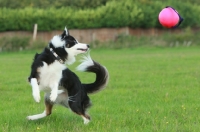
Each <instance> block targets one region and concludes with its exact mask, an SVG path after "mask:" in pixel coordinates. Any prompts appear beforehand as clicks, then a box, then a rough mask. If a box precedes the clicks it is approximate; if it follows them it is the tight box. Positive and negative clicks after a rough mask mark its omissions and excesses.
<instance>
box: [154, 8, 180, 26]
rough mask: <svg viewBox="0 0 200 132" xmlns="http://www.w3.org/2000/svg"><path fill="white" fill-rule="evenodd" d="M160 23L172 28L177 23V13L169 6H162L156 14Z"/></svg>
mask: <svg viewBox="0 0 200 132" xmlns="http://www.w3.org/2000/svg"><path fill="white" fill-rule="evenodd" d="M158 20H159V22H160V24H161V25H162V26H164V27H166V28H172V27H174V26H176V25H177V24H178V23H179V15H178V12H176V11H175V10H174V9H172V8H171V7H167V8H164V9H163V10H162V11H161V12H160V13H159V16H158Z"/></svg>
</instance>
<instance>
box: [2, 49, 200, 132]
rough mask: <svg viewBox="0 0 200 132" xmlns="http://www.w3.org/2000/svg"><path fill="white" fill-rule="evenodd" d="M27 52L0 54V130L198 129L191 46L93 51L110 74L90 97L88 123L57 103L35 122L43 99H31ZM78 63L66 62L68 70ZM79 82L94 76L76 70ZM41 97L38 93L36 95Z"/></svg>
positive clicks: (196, 64)
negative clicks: (105, 83)
mask: <svg viewBox="0 0 200 132" xmlns="http://www.w3.org/2000/svg"><path fill="white" fill-rule="evenodd" d="M34 53H35V52H33V51H23V52H14V53H1V54H0V64H1V65H0V93H1V95H0V103H1V104H0V131H2V132H37V131H38V132H47V131H49V132H57V131H59V132H64V131H65V132H86V131H88V132H198V131H199V130H200V125H199V124H200V114H199V113H200V104H199V102H200V51H199V47H197V48H194V47H190V48H137V49H121V50H112V49H110V50H109V49H105V50H103V49H98V50H96V49H93V50H92V51H91V56H92V58H93V59H94V60H96V61H98V62H100V63H101V64H103V65H105V66H106V67H107V68H108V70H109V73H110V82H109V84H108V87H107V88H106V89H105V90H103V91H101V92H99V93H96V94H91V95H90V98H91V100H92V102H93V106H92V107H91V108H90V109H89V114H90V115H91V117H92V121H91V122H90V123H89V124H88V125H84V124H83V120H82V118H81V117H79V116H77V115H75V114H74V113H72V112H71V111H70V110H69V109H65V108H63V107H62V106H55V107H54V108H53V114H52V115H51V116H49V117H46V118H44V119H41V120H37V121H27V120H26V116H27V115H31V114H37V113H41V112H43V110H44V105H43V100H42V101H41V102H40V103H39V104H38V103H36V102H35V101H34V100H33V97H32V93H31V87H30V85H29V84H28V82H27V77H28V75H29V72H30V64H31V62H32V58H33V56H34ZM76 65H78V62H76V63H75V64H74V65H73V66H70V68H71V69H72V70H74V67H75V66H76ZM76 73H77V74H78V75H79V77H80V79H81V80H82V81H83V82H92V81H93V80H94V75H93V74H90V73H87V74H84V73H80V72H76ZM41 96H43V93H41Z"/></svg>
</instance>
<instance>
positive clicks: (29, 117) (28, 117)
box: [26, 116, 35, 120]
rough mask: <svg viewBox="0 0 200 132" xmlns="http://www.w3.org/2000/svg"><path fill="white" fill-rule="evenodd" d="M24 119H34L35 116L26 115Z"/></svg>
mask: <svg viewBox="0 0 200 132" xmlns="http://www.w3.org/2000/svg"><path fill="white" fill-rule="evenodd" d="M26 119H27V120H35V118H34V117H33V116H27V117H26Z"/></svg>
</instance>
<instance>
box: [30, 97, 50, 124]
mask: <svg viewBox="0 0 200 132" xmlns="http://www.w3.org/2000/svg"><path fill="white" fill-rule="evenodd" d="M47 96H48V97H49V95H46V96H45V107H46V108H45V110H44V112H43V113H41V114H36V115H30V116H27V119H28V120H37V119H41V118H44V117H46V116H48V115H50V114H51V112H52V108H53V103H52V102H51V101H50V100H49V98H48V97H47Z"/></svg>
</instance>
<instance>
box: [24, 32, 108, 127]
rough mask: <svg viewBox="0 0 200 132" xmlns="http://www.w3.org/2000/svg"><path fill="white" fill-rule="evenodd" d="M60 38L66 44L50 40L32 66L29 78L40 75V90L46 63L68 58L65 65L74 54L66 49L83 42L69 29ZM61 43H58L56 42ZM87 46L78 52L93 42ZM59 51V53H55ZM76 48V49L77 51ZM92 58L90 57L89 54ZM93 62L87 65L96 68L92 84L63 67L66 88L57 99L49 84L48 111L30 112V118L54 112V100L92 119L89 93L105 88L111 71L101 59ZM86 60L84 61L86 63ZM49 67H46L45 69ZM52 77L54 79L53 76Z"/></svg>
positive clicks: (61, 83) (62, 80) (88, 69)
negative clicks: (71, 33)
mask: <svg viewBox="0 0 200 132" xmlns="http://www.w3.org/2000/svg"><path fill="white" fill-rule="evenodd" d="M58 38H60V39H61V42H62V43H63V44H64V45H63V46H60V45H59V46H58V45H57V44H55V42H52V41H51V42H50V43H49V46H48V47H46V48H45V49H44V50H43V52H42V53H41V54H36V55H35V57H34V61H33V63H32V66H31V74H30V76H29V78H28V80H29V82H30V83H31V79H33V78H36V80H37V83H38V86H39V88H40V90H43V88H41V87H42V86H41V87H40V83H41V82H40V80H41V79H43V78H41V77H42V76H41V75H40V74H41V72H42V70H41V68H42V67H44V65H47V66H51V65H52V64H54V63H55V62H57V61H58V60H61V61H62V62H64V64H61V63H60V64H58V65H65V64H66V63H67V62H68V61H69V59H70V58H68V56H69V54H70V53H71V51H70V53H68V52H67V50H66V49H68V50H70V48H72V47H74V46H75V45H77V44H79V42H78V41H76V39H75V38H74V37H72V36H70V35H69V32H68V30H65V31H64V32H63V33H62V34H61V35H60V36H58ZM55 45H57V46H55ZM85 47H86V49H84V48H80V47H78V48H77V49H76V50H77V51H78V52H80V51H81V52H82V51H83V53H84V52H86V51H87V49H88V48H89V45H86V46H85ZM50 49H51V50H53V52H55V53H56V54H57V55H58V57H56V56H55V55H54V53H53V52H52V51H51V50H50ZM77 51H76V52H77ZM89 58H90V57H89ZM91 61H92V62H93V64H92V65H87V66H86V67H85V69H84V71H86V72H92V73H95V74H96V80H95V81H94V82H93V83H91V84H82V83H81V81H80V80H79V78H78V76H77V75H76V74H75V73H74V72H72V71H71V70H69V69H68V68H67V67H66V68H64V69H63V70H62V71H61V74H62V75H61V78H60V79H59V81H58V86H59V88H58V90H61V91H63V92H61V93H59V94H58V97H57V98H56V100H55V101H52V100H51V99H50V94H51V92H50V90H51V89H50V88H48V86H45V87H47V89H48V90H44V91H45V92H46V95H45V105H46V109H45V112H44V113H43V115H42V114H38V115H33V116H28V117H27V118H28V119H29V120H35V119H39V118H43V117H45V116H47V115H50V114H51V111H52V107H53V105H54V104H57V103H58V104H61V105H63V106H65V107H69V108H70V109H71V110H72V111H73V112H75V113H76V114H78V115H80V116H82V117H83V119H84V123H87V122H89V120H90V116H89V115H88V114H87V113H86V109H87V108H89V106H91V103H90V99H89V97H88V95H87V94H88V93H94V92H96V91H98V90H100V89H102V88H104V87H105V86H106V84H107V82H108V71H107V69H106V68H105V67H104V66H102V65H100V64H99V63H97V62H95V61H94V60H91ZM84 62H85V61H83V63H84ZM43 70H46V69H43ZM49 81H51V80H49Z"/></svg>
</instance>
